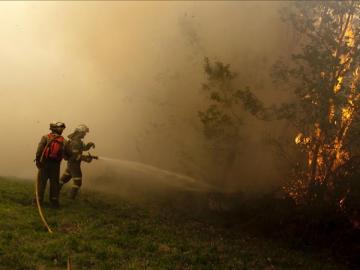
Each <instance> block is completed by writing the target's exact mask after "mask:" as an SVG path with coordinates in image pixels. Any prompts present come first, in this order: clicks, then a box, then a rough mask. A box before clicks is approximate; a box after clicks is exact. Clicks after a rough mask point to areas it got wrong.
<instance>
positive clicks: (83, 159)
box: [81, 155, 93, 163]
mask: <svg viewBox="0 0 360 270" xmlns="http://www.w3.org/2000/svg"><path fill="white" fill-rule="evenodd" d="M81 160H82V161H85V162H87V163H90V162H91V161H92V160H93V157H92V156H90V155H81Z"/></svg>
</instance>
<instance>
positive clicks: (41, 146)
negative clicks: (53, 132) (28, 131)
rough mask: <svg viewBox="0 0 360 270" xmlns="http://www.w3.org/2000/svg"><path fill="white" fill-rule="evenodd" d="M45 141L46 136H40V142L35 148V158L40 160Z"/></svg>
mask: <svg viewBox="0 0 360 270" xmlns="http://www.w3.org/2000/svg"><path fill="white" fill-rule="evenodd" d="M46 143H47V139H46V136H42V137H41V140H40V142H39V144H38V147H37V150H36V157H35V159H36V160H39V161H40V158H41V155H42V153H43V151H44V149H45V146H46Z"/></svg>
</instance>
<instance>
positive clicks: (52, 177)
mask: <svg viewBox="0 0 360 270" xmlns="http://www.w3.org/2000/svg"><path fill="white" fill-rule="evenodd" d="M59 174H60V162H58V161H45V163H44V165H43V166H42V168H41V169H39V177H38V179H37V181H38V185H37V186H38V196H39V201H40V203H42V202H43V201H44V194H45V190H46V184H47V181H48V180H49V181H50V192H49V200H50V202H51V203H52V204H58V202H59Z"/></svg>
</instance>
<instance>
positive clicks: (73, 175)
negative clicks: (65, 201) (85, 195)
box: [60, 136, 94, 199]
mask: <svg viewBox="0 0 360 270" xmlns="http://www.w3.org/2000/svg"><path fill="white" fill-rule="evenodd" d="M69 138H70V140H69V141H67V142H66V144H65V152H64V159H65V160H67V167H66V170H65V172H64V173H63V175H62V176H61V178H60V188H61V187H62V186H63V185H64V184H66V183H67V182H69V181H70V180H73V185H72V188H71V193H70V197H71V198H72V199H74V198H75V197H76V195H77V193H78V191H79V189H80V187H81V185H82V171H81V161H85V162H91V160H92V158H91V157H89V156H86V155H83V152H84V151H87V150H89V149H90V148H91V147H93V146H94V144H93V143H88V144H85V143H84V142H83V141H82V139H81V138H78V137H76V136H69Z"/></svg>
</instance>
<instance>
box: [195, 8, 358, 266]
mask: <svg viewBox="0 0 360 270" xmlns="http://www.w3.org/2000/svg"><path fill="white" fill-rule="evenodd" d="M281 14H282V18H283V20H284V23H287V24H290V25H291V26H292V29H293V31H294V32H295V33H296V35H298V36H299V40H300V41H301V42H300V43H299V44H297V45H296V50H295V53H293V54H292V55H291V57H289V59H290V60H287V61H285V60H282V59H279V61H277V62H276V63H275V64H274V66H273V69H272V74H271V76H272V78H273V80H274V84H275V85H277V86H278V87H279V88H281V89H283V90H284V91H290V93H291V96H292V97H293V98H292V99H291V100H290V101H289V102H287V103H282V104H270V105H268V104H265V103H264V102H262V101H261V99H260V98H258V97H257V96H256V94H255V93H254V91H252V89H251V88H250V87H247V86H246V85H241V82H240V83H239V82H238V81H237V80H236V72H235V71H233V70H231V67H230V65H227V64H224V63H222V62H220V61H218V62H211V61H210V60H209V59H208V58H206V59H205V62H204V71H205V74H206V76H207V80H206V82H205V83H204V84H203V89H204V93H205V95H206V96H207V98H208V104H209V105H208V107H207V108H206V109H204V110H202V111H200V112H199V118H200V120H201V122H202V124H203V132H204V135H205V137H206V139H207V141H208V144H209V151H210V152H211V153H212V154H213V156H214V159H216V160H217V162H218V164H220V167H219V168H220V169H219V170H218V174H217V175H216V179H221V177H219V175H225V178H226V173H224V172H227V171H229V170H236V158H237V156H238V155H240V154H241V153H240V151H239V148H240V146H241V144H242V143H244V139H243V137H242V136H241V131H242V129H243V128H246V124H245V123H244V121H243V119H244V117H245V115H246V114H251V115H252V117H253V119H254V121H284V122H286V123H287V124H288V125H289V126H290V127H291V128H290V130H291V131H289V132H288V133H287V134H284V135H283V136H282V137H281V138H273V142H274V144H273V145H274V147H275V148H276V150H277V153H278V154H277V158H284V157H285V158H286V160H284V162H288V163H289V164H290V166H289V167H288V171H287V172H286V174H285V175H287V179H286V180H285V181H284V184H283V185H282V187H281V188H280V189H281V191H277V192H275V193H276V195H275V193H272V194H268V195H266V196H264V197H263V198H257V199H252V200H248V201H244V202H242V203H240V204H239V205H238V206H237V207H234V209H233V210H234V211H237V214H235V215H233V216H235V217H237V219H238V223H243V224H245V223H246V222H248V224H251V226H250V227H251V228H252V229H254V228H257V229H259V231H262V232H265V234H266V235H268V236H276V237H279V236H280V237H283V238H284V239H292V240H291V241H292V243H297V244H296V245H300V246H308V247H309V246H313V245H315V244H316V246H319V245H320V246H326V247H329V246H330V247H331V248H332V250H333V251H334V252H335V254H336V255H338V256H339V257H340V258H343V259H344V258H345V259H346V261H348V262H349V263H352V264H356V265H359V263H360V262H359V259H358V258H356V257H357V256H356V255H355V254H357V253H358V251H359V250H360V243H359V239H360V238H359V230H360V196H359V195H360V182H359V181H360V147H359V138H360V137H359V134H360V118H359V111H360V110H359V105H360V87H359V86H360V85H359V79H360V77H359V76H360V4H359V2H357V1H334V2H300V3H299V2H298V3H294V4H292V5H290V6H288V7H287V8H286V9H284V10H282V12H281ZM275 95H276V93H275ZM213 175H214V174H213ZM215 181H216V180H214V182H215ZM235 209H236V210H235ZM232 214H234V213H232ZM244 217H245V218H244ZM235 219H236V218H235ZM244 220H246V221H244ZM234 223H236V222H234ZM244 226H247V225H244Z"/></svg>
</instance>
